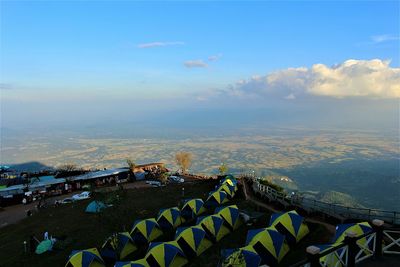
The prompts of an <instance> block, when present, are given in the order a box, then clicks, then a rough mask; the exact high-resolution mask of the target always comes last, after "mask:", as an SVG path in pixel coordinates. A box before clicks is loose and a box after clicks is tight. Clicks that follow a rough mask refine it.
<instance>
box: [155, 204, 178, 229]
mask: <svg viewBox="0 0 400 267" xmlns="http://www.w3.org/2000/svg"><path fill="white" fill-rule="evenodd" d="M157 223H158V225H159V226H160V227H161V229H172V228H174V229H175V228H177V227H178V226H179V225H181V224H182V223H183V219H182V217H181V211H180V210H179V209H178V207H173V208H169V209H162V210H160V211H159V212H158V215H157Z"/></svg>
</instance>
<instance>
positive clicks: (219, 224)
mask: <svg viewBox="0 0 400 267" xmlns="http://www.w3.org/2000/svg"><path fill="white" fill-rule="evenodd" d="M197 225H199V226H201V227H202V228H203V230H204V231H205V232H206V234H207V236H208V238H209V239H210V240H212V241H213V242H218V241H219V240H221V239H222V238H223V237H224V236H226V235H227V234H229V229H228V228H227V227H226V226H225V225H224V219H222V217H221V216H219V215H209V216H205V217H202V218H198V219H197Z"/></svg>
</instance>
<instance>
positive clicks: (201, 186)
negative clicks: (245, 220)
mask: <svg viewBox="0 0 400 267" xmlns="http://www.w3.org/2000/svg"><path fill="white" fill-rule="evenodd" d="M214 185H215V182H213V181H199V182H196V183H194V184H185V185H184V187H185V198H191V197H200V198H203V199H205V198H206V195H207V193H208V192H209V191H211V190H212V189H214ZM181 192H182V185H169V186H167V187H165V188H146V189H132V190H125V191H119V192H116V193H111V194H112V195H111V196H112V197H114V198H115V195H116V194H118V195H119V199H120V200H119V201H118V202H117V203H116V204H115V205H114V206H113V207H111V208H108V209H107V210H106V211H105V212H103V213H102V214H101V215H96V214H86V213H85V212H84V210H85V208H86V206H87V204H88V203H89V202H90V200H86V201H81V202H78V203H74V204H71V205H65V206H61V207H58V208H48V209H45V210H43V211H41V212H39V213H37V214H35V215H34V216H32V217H29V218H26V219H24V220H22V221H20V222H19V223H17V224H14V225H9V226H6V227H4V228H1V229H0V267H6V266H7V267H8V266H16V267H19V266H30V267H35V266H43V267H46V266H51V267H55V266H64V265H65V263H66V261H67V258H68V255H69V254H70V253H71V251H72V250H74V249H86V248H91V247H100V246H101V245H102V243H103V242H104V240H105V239H106V238H107V237H108V236H109V235H110V234H111V233H113V232H116V231H123V230H128V231H129V230H130V228H131V227H132V224H133V223H134V221H135V220H136V219H143V218H150V217H154V216H156V214H157V212H158V210H159V209H160V208H168V207H173V206H178V205H179V202H180V201H181ZM98 197H104V195H103V194H98ZM106 197H110V195H108V196H106ZM229 204H236V205H238V207H239V208H240V209H244V210H247V211H258V212H263V216H262V217H261V218H260V219H259V220H258V221H257V222H256V223H255V224H253V225H252V226H247V225H242V226H241V227H240V228H239V229H237V230H236V231H234V232H233V233H230V234H229V235H227V236H226V237H225V238H224V239H222V240H221V241H220V242H218V243H217V244H215V245H214V246H213V247H211V248H210V249H209V250H207V251H206V252H205V253H204V254H202V255H201V256H200V257H197V258H195V259H193V260H191V261H190V263H189V266H196V267H200V266H216V265H217V264H218V262H219V256H220V251H221V249H226V248H238V247H241V246H244V244H245V240H246V235H247V231H248V230H249V229H256V228H261V227H266V226H267V224H268V221H269V217H270V213H269V212H268V211H262V210H259V209H258V208H257V207H256V206H254V205H253V204H252V203H249V202H248V201H245V200H244V199H243V197H242V196H241V195H240V194H238V196H237V197H236V198H235V199H234V200H233V201H231V202H230V203H229ZM310 228H311V229H312V230H311V233H310V234H309V235H308V236H307V237H306V238H305V240H304V241H303V242H301V243H300V244H298V245H297V246H296V247H295V248H293V249H292V250H291V251H290V252H289V254H288V255H287V256H286V257H285V259H284V260H283V262H282V266H287V265H289V264H291V263H294V262H297V261H298V260H300V259H302V258H304V256H305V255H304V251H305V247H306V246H307V245H310V244H314V243H321V242H323V241H324V236H327V232H326V230H325V228H323V227H322V226H319V225H310ZM45 231H48V232H49V234H50V235H53V236H58V237H65V241H64V242H60V243H59V247H60V249H59V250H57V251H53V252H48V253H45V254H42V255H36V254H29V253H28V254H24V252H23V241H24V240H26V241H29V236H30V235H32V234H33V235H35V236H36V237H38V238H40V239H41V238H42V236H43V233H44V232H45ZM172 238H173V233H169V234H166V235H165V236H164V237H163V238H161V239H160V241H167V240H171V239H172ZM329 238H330V237H329ZM143 254H144V251H142V253H141V254H140V253H139V254H138V255H136V257H135V258H137V257H142V256H143ZM111 266H112V265H111Z"/></svg>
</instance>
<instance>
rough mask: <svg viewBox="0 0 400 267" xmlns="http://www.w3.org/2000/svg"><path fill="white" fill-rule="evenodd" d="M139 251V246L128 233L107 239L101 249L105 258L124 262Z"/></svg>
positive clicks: (114, 235) (117, 234)
mask: <svg viewBox="0 0 400 267" xmlns="http://www.w3.org/2000/svg"><path fill="white" fill-rule="evenodd" d="M136 250H137V246H136V244H135V242H134V241H133V239H132V237H131V235H130V234H129V233H128V232H122V233H116V234H113V235H112V236H110V237H109V238H107V240H106V241H105V242H104V244H103V246H102V247H101V255H102V256H103V257H104V258H112V259H117V260H123V259H125V258H126V257H127V256H128V255H130V254H131V253H133V252H135V251H136Z"/></svg>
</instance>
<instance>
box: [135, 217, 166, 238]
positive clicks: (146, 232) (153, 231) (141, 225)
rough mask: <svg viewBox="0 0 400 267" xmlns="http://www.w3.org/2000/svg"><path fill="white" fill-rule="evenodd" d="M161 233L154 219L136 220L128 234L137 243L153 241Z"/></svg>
mask: <svg viewBox="0 0 400 267" xmlns="http://www.w3.org/2000/svg"><path fill="white" fill-rule="evenodd" d="M162 234H163V232H162V230H161V228H160V226H159V225H158V223H157V221H156V219H154V218H150V219H144V220H137V221H136V222H135V224H134V225H133V227H132V230H131V232H130V235H131V237H132V239H133V241H135V243H138V244H146V243H149V242H151V241H154V240H155V239H157V238H158V237H160V236H161V235H162Z"/></svg>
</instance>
